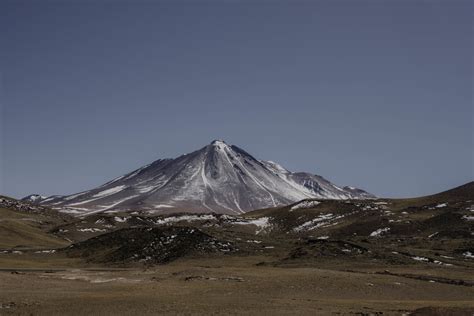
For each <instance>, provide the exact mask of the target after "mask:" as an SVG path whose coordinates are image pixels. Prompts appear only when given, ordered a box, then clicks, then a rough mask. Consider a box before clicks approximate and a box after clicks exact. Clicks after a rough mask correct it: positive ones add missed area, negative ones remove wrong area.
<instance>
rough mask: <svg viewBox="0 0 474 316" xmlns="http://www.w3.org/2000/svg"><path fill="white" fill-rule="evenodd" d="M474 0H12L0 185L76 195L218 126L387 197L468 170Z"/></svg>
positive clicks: (226, 134)
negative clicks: (123, 0) (473, 10)
mask: <svg viewBox="0 0 474 316" xmlns="http://www.w3.org/2000/svg"><path fill="white" fill-rule="evenodd" d="M219 2H220V4H219ZM472 7H473V5H472V1H456V0H454V1H453V0H449V1H448V0H445V1H440V0H438V1H375V0H374V1H329V0H328V1H323V0H318V1H301V2H298V1H296V2H295V1H286V2H285V1H278V2H276V1H275V2H273V1H245V2H244V1H187V2H184V1H161V2H160V1H147V2H140V1H129V2H118V1H24V0H20V1H16V0H15V1H11V0H3V1H1V3H0V32H1V33H0V41H1V42H0V62H1V63H0V67H1V68H0V71H1V73H0V76H1V77H0V80H1V81H0V84H1V86H0V87H1V94H0V98H1V99H0V101H1V106H2V109H1V110H2V112H1V121H0V124H1V137H0V139H1V142H2V146H1V150H2V151H1V153H0V154H1V155H0V158H1V163H2V165H1V166H2V167H1V168H0V170H1V174H0V179H1V188H0V193H3V194H7V195H11V196H14V197H22V196H24V195H27V194H29V193H40V194H45V195H50V194H69V193H74V192H78V191H81V190H85V189H89V188H92V187H95V186H97V185H100V184H102V183H104V182H106V181H108V180H110V179H111V178H114V177H116V176H119V175H121V174H124V173H126V172H128V171H131V170H132V169H134V168H137V167H139V166H141V165H144V164H146V163H149V162H151V161H153V160H156V159H158V158H163V157H174V156H178V155H180V154H182V153H187V152H190V151H192V150H195V149H198V148H200V147H202V146H204V145H206V144H207V143H209V142H210V141H211V140H213V139H216V138H220V139H224V140H226V141H227V142H228V143H232V144H236V145H238V146H240V147H242V148H244V149H246V150H247V151H248V152H250V153H252V154H253V155H254V156H256V157H257V158H261V159H268V160H274V161H277V162H279V163H281V164H282V165H284V166H285V167H287V168H289V169H290V170H293V171H309V172H313V173H317V174H320V175H323V176H325V177H327V178H328V179H330V180H332V181H333V182H335V183H336V184H341V185H355V186H359V187H361V188H364V189H366V190H368V191H370V192H372V193H375V194H377V195H380V196H415V195H424V194H427V193H434V192H437V191H441V190H444V189H447V188H450V187H453V186H456V185H460V184H463V183H465V182H468V181H471V180H473V178H474V171H473V160H474V143H473V95H472V93H473V59H472V56H473V38H474V37H473V25H472V23H473V20H472V9H473V8H472Z"/></svg>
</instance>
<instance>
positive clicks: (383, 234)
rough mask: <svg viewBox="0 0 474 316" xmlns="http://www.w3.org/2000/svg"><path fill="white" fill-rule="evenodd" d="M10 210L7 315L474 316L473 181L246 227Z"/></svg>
mask: <svg viewBox="0 0 474 316" xmlns="http://www.w3.org/2000/svg"><path fill="white" fill-rule="evenodd" d="M0 212H1V213H0V214H1V216H2V217H1V218H0V224H1V225H2V226H1V228H2V230H1V232H0V234H1V237H2V239H1V241H0V315H31V314H32V315H64V314H75V315H99V314H101V315H110V314H115V315H137V314H138V315H141V314H143V315H146V314H154V315H156V314H184V315H192V314H205V315H209V314H211V315H213V314H215V315H221V314H222V315H224V314H225V315H232V314H253V315H266V314H277V315H280V314H281V315H285V314H298V315H326V314H327V315H337V314H340V315H474V241H473V240H474V238H473V233H474V229H473V228H474V227H473V226H474V183H469V184H466V185H464V186H462V187H459V188H456V189H453V190H451V191H447V192H443V193H440V194H437V195H433V196H429V197H422V198H416V199H400V200H394V199H377V200H345V201H334V200H306V201H302V202H299V203H295V204H292V205H289V206H285V207H280V208H272V209H265V210H259V211H254V212H250V213H247V214H245V215H243V216H239V217H236V216H228V215H218V214H172V215H166V216H163V215H159V214H152V213H145V212H143V213H141V212H134V213H132V214H130V213H120V212H108V213H101V214H94V215H90V216H87V217H72V216H69V215H67V214H62V213H58V212H54V211H51V210H47V209H43V208H36V207H35V206H33V205H28V204H27V203H25V202H20V201H16V200H13V199H8V198H1V200H0Z"/></svg>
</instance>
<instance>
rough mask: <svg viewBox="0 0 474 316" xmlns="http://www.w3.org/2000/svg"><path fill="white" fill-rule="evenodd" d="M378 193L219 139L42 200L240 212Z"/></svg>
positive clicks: (94, 206) (87, 206)
mask: <svg viewBox="0 0 474 316" xmlns="http://www.w3.org/2000/svg"><path fill="white" fill-rule="evenodd" d="M372 197H374V196H373V195H371V194H369V193H367V192H365V191H363V190H359V189H355V188H349V187H344V188H339V187H337V186H335V185H333V184H332V183H330V182H329V181H327V180H326V179H324V178H322V177H320V176H317V175H312V174H309V173H292V172H290V171H288V170H286V169H285V168H283V167H281V166H280V165H278V164H276V163H274V162H270V161H260V160H257V159H255V158H254V157H253V156H251V155H250V154H248V153H247V152H245V151H244V150H243V149H241V148H239V147H237V146H233V145H232V146H230V145H228V144H226V143H225V142H223V141H220V140H216V141H213V142H212V143H211V144H209V145H207V146H205V147H203V148H201V149H199V150H197V151H194V152H192V153H190V154H186V155H182V156H180V157H178V158H175V159H160V160H157V161H155V162H153V163H151V164H149V165H147V166H144V167H142V168H140V169H137V170H135V171H133V172H131V173H128V174H126V175H124V176H121V177H118V178H116V179H114V180H112V181H110V182H108V183H106V184H104V185H102V186H100V187H98V188H95V189H92V190H89V191H85V192H81V193H78V194H73V195H69V196H53V197H50V198H46V199H42V200H41V201H40V203H41V204H45V205H50V206H53V207H56V208H61V209H64V208H68V209H69V210H70V211H73V212H77V213H79V214H84V213H94V212H106V211H117V210H126V211H134V210H140V211H159V212H176V211H190V212H216V213H227V214H236V213H244V212H246V211H250V210H253V209H257V208H263V207H272V206H278V205H284V204H288V203H292V202H295V201H299V200H302V199H307V198H323V199H357V198H372Z"/></svg>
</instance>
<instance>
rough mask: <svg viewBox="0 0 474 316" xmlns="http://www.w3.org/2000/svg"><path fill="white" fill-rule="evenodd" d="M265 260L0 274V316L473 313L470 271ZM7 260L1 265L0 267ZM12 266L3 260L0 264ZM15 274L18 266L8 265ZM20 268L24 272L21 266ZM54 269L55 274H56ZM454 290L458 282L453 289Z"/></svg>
mask: <svg viewBox="0 0 474 316" xmlns="http://www.w3.org/2000/svg"><path fill="white" fill-rule="evenodd" d="M268 259H269V258H268V257H240V258H239V257H230V256H229V257H219V258H208V259H202V258H201V259H192V258H191V259H182V260H177V261H175V262H173V263H170V264H167V265H161V266H154V267H151V268H149V269H146V268H128V269H107V268H105V269H104V268H100V267H98V268H95V269H94V268H91V267H88V268H83V269H77V268H70V267H68V266H70V265H75V266H80V263H79V262H72V261H70V260H68V259H58V260H57V261H53V262H52V261H49V264H48V266H49V268H48V269H45V268H41V266H42V265H43V264H44V265H46V263H43V264H42V263H41V262H39V263H38V266H39V267H40V268H39V269H32V268H23V269H18V268H17V269H6V268H5V269H2V271H1V272H0V304H1V305H0V314H2V315H10V314H13V315H31V314H33V315H60V314H75V315H98V314H101V315H112V314H115V315H118V314H120V315H145V314H150V315H151V314H154V315H159V314H164V313H166V314H188V315H190V314H207V315H232V314H253V315H266V314H295V313H296V314H299V315H305V314H306V315H325V314H328V315H330V314H342V315H348V314H357V315H382V314H383V315H403V314H407V315H408V314H413V313H414V314H419V315H433V314H435V313H437V314H439V315H473V313H474V300H473V298H474V288H473V287H472V285H471V286H469V285H468V284H459V282H456V280H460V279H465V280H470V281H471V282H474V280H473V278H472V270H466V269H459V268H455V269H453V268H442V267H435V268H426V267H419V266H400V267H397V266H392V267H390V271H386V270H384V267H382V266H381V267H377V266H366V265H359V266H351V269H348V268H347V267H344V266H343V265H341V266H339V267H338V269H334V267H333V268H331V267H320V268H317V267H295V268H288V267H286V268H281V267H274V266H268V265H265V264H262V262H265V261H266V260H268ZM10 260H11V259H10ZM9 263H10V264H13V263H14V262H13V261H10V262H9V260H3V261H2V262H1V265H2V266H6V265H8V264H9ZM16 265H17V266H22V265H23V266H27V264H26V262H23V263H22V262H17V264H16ZM28 266H29V265H28ZM61 266H62V267H64V268H61ZM456 283H458V284H456Z"/></svg>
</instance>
